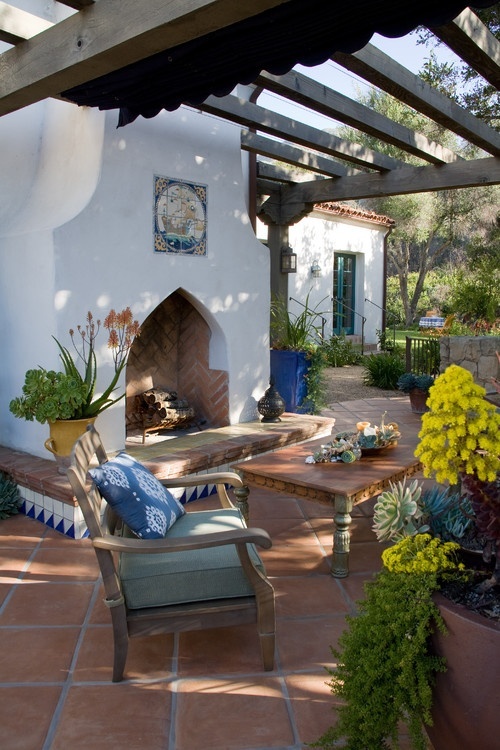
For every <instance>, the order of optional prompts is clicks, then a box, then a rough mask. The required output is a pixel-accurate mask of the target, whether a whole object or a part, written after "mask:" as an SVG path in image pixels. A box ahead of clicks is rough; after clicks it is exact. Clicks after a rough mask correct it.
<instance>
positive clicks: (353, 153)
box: [199, 95, 404, 174]
mask: <svg viewBox="0 0 500 750" xmlns="http://www.w3.org/2000/svg"><path fill="white" fill-rule="evenodd" d="M199 108H200V109H201V110H202V111H204V112H209V113H210V114H213V115H216V116H218V117H222V118H224V119H225V120H229V121H230V122H235V123H237V124H238V125H245V126H246V127H248V128H255V129H256V130H259V131H261V132H263V133H267V134H268V135H273V136H277V137H278V138H284V139H285V140H287V141H290V142H291V143H298V144H299V145H301V146H306V147H308V148H312V149H315V150H317V151H320V152H321V153H324V154H329V155H330V156H335V157H337V158H339V159H343V160H345V161H348V162H350V163H352V164H357V165H359V166H362V167H364V168H368V169H378V170H382V171H386V170H390V169H395V168H396V167H400V166H402V164H403V163H404V162H401V161H398V160H397V159H393V158H392V157H390V156H386V155H385V154H379V153H377V152H376V151H373V150H372V149H369V148H366V147H365V146H361V145H360V144H358V143H352V142H350V141H345V140H343V139H342V138H338V137H337V136H335V135H332V134H330V133H326V132H324V131H323V130H318V129H317V128H313V127H311V126H310V125H304V124H302V123H300V122H296V121H295V120H291V119H290V118H289V117H286V116H285V115H280V114H278V113H277V112H272V111H271V110H268V109H265V108H264V107H259V106H258V105H257V104H252V103H251V102H249V101H248V100H246V99H240V98H239V97H237V96H233V95H230V96H221V97H217V96H209V97H208V99H206V100H205V101H204V102H203V103H202V104H200V107H199ZM339 170H340V171H339V173H338V174H342V173H343V174H345V170H344V171H342V165H340V164H339Z"/></svg>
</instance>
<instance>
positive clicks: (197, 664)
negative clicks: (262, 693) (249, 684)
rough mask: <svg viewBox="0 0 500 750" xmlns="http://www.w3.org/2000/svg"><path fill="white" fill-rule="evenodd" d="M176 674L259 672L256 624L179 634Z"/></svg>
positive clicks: (259, 661)
mask: <svg viewBox="0 0 500 750" xmlns="http://www.w3.org/2000/svg"><path fill="white" fill-rule="evenodd" d="M178 670H179V675H181V676H183V677H184V676H194V675H204V674H235V673H240V674H241V673H247V672H257V673H258V672H262V670H263V666H262V656H261V651H260V640H259V636H258V632H257V624H253V623H250V624H249V625H238V626H235V627H232V628H213V629H210V630H193V631H190V632H186V633H180V635H179V667H178Z"/></svg>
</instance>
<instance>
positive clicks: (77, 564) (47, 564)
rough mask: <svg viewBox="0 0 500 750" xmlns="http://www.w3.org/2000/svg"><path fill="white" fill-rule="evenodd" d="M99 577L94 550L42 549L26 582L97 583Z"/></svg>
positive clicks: (32, 565)
mask: <svg viewBox="0 0 500 750" xmlns="http://www.w3.org/2000/svg"><path fill="white" fill-rule="evenodd" d="M98 575H99V568H98V565H97V559H96V556H95V552H94V550H93V549H90V548H85V549H77V548H74V549H73V550H68V549H66V548H63V549H40V550H38V551H37V553H36V555H35V558H34V560H33V561H32V562H31V563H30V566H29V570H28V572H27V574H26V580H31V581H95V580H96V578H97V577H98Z"/></svg>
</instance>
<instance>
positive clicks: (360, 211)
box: [314, 203, 396, 227]
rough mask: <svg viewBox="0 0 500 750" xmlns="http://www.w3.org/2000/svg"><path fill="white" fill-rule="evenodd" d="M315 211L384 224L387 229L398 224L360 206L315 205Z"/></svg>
mask: <svg viewBox="0 0 500 750" xmlns="http://www.w3.org/2000/svg"><path fill="white" fill-rule="evenodd" d="M314 210H315V211H324V212H325V213H328V214H335V216H348V217H351V218H353V219H360V220H361V221H369V222H371V223H373V224H383V225H384V226H386V227H392V226H394V225H395V223H396V222H395V221H394V219H390V218H389V217H388V216H382V215H381V214H376V213H375V211H367V210H365V209H364V208H359V207H358V206H348V205H346V204H345V203H315V205H314Z"/></svg>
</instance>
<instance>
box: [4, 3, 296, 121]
mask: <svg viewBox="0 0 500 750" xmlns="http://www.w3.org/2000/svg"><path fill="white" fill-rule="evenodd" d="M284 1H285V0H183V2H182V3H179V2H165V0H148V3H147V8H145V6H144V4H143V3H140V2H137V0H121V1H120V3H116V2H113V1H112V0H99V2H97V3H92V4H90V5H86V6H85V7H84V8H83V9H82V10H80V11H79V12H78V13H74V14H73V15H71V16H70V17H69V18H66V19H64V20H63V21H60V22H59V23H57V24H54V25H53V26H52V27H51V28H49V29H47V30H45V31H43V32H42V33H41V34H38V35H37V36H36V37H33V38H31V39H27V40H26V41H24V42H21V43H20V44H18V45H17V46H15V47H13V48H12V49H10V50H7V51H6V52H3V53H2V54H1V55H0V116H1V115H4V114H7V113H8V112H13V111H15V110H17V109H21V108H22V107H26V106H27V105H29V104H33V103H34V102H37V101H40V100H42V99H45V98H47V97H54V96H55V97H57V96H58V95H59V93H60V92H61V91H65V90H66V89H69V88H72V87H74V86H77V85H79V84H82V83H85V82H86V81H89V80H92V79H94V78H97V77H99V76H101V75H104V74H105V73H111V72H112V71H115V70H118V69H120V68H123V67H124V66H125V65H128V64H129V63H133V62H137V61H138V60H142V59H144V58H146V57H149V56H150V55H154V54H155V53H156V52H160V51H162V50H165V49H169V48H170V47H175V46H176V45H178V44H181V43H183V42H188V41H190V40H192V39H197V38H198V37H201V36H203V35H204V34H208V33H210V32H211V31H215V30H217V29H219V28H223V27H225V26H229V25H231V24H233V23H236V22H237V21H240V20H242V19H245V18H249V17H251V16H254V15H257V14H259V13H262V12H263V11H265V10H267V9H269V8H273V7H275V6H276V5H281V4H282V3H283V2H284ZM66 4H68V5H70V4H71V3H66ZM76 5H79V4H78V3H76ZM118 11H119V17H118V16H117V12H118Z"/></svg>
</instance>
